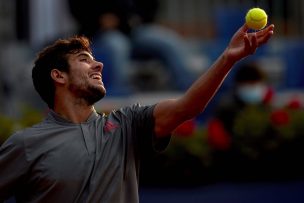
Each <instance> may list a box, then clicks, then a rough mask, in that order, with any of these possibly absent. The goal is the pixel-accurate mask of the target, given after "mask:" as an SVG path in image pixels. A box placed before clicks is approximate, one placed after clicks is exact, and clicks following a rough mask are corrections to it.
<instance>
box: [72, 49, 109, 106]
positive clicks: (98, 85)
mask: <svg viewBox="0 0 304 203" xmlns="http://www.w3.org/2000/svg"><path fill="white" fill-rule="evenodd" d="M68 63H69V66H70V67H69V73H68V89H69V90H70V91H71V92H72V93H73V94H74V95H75V96H76V97H78V98H79V99H84V100H85V101H86V102H87V104H88V105H93V104H94V103H95V102H97V101H98V100H100V99H102V98H103V97H104V96H105V94H106V89H105V87H104V84H103V82H102V74H101V73H102V69H103V64H102V63H100V62H98V61H95V59H94V58H93V57H92V55H91V54H90V53H89V52H87V51H80V52H79V53H76V54H70V55H68Z"/></svg>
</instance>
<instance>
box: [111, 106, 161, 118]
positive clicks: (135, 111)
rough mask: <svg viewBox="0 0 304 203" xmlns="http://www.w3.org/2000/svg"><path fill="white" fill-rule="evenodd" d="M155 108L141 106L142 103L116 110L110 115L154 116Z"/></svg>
mask: <svg viewBox="0 0 304 203" xmlns="http://www.w3.org/2000/svg"><path fill="white" fill-rule="evenodd" d="M154 107H155V105H141V104H140V103H136V104H133V105H131V106H126V107H122V108H120V109H118V110H114V111H112V112H111V113H110V114H122V115H126V116H132V115H133V116H136V115H145V114H153V110H154Z"/></svg>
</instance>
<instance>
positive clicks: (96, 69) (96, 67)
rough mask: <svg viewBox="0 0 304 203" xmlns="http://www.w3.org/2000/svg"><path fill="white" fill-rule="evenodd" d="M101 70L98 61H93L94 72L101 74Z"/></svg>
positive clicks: (101, 65)
mask: <svg viewBox="0 0 304 203" xmlns="http://www.w3.org/2000/svg"><path fill="white" fill-rule="evenodd" d="M102 69H103V63H101V62H99V61H95V64H94V70H95V71H98V72H101V71H102Z"/></svg>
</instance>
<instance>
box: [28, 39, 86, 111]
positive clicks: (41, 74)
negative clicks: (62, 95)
mask: <svg viewBox="0 0 304 203" xmlns="http://www.w3.org/2000/svg"><path fill="white" fill-rule="evenodd" d="M81 51H88V52H89V53H91V52H92V50H91V48H90V41H89V40H88V38H86V37H84V36H74V37H70V38H68V39H59V40H57V41H55V42H54V43H53V44H52V45H50V46H47V47H46V48H44V49H43V50H42V51H41V52H39V53H38V56H37V58H36V60H35V63H34V67H33V70H32V79H33V84H34V87H35V89H36V91H37V92H38V93H39V95H40V96H41V98H42V99H43V101H45V102H46V103H47V105H48V107H49V108H51V109H52V108H53V107H54V93H55V86H54V81H53V79H52V77H51V71H52V70H53V69H55V68H56V69H58V70H61V71H65V72H69V63H68V54H76V53H79V52H81Z"/></svg>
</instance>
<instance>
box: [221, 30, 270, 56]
mask: <svg viewBox="0 0 304 203" xmlns="http://www.w3.org/2000/svg"><path fill="white" fill-rule="evenodd" d="M248 29H249V28H248V27H247V25H246V24H244V25H243V26H242V27H241V28H240V29H239V30H238V31H237V32H236V33H235V34H234V35H233V37H232V38H231V40H230V43H229V45H228V47H227V49H226V54H227V57H228V58H229V60H231V61H232V62H237V61H238V60H241V59H242V58H244V57H246V56H248V55H250V54H254V53H255V51H256V49H257V48H258V47H260V46H261V45H263V44H265V43H267V42H268V40H269V39H270V38H271V36H272V35H273V30H274V25H273V24H271V25H269V26H267V27H266V28H264V29H263V30H259V31H257V32H252V33H249V32H248Z"/></svg>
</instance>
